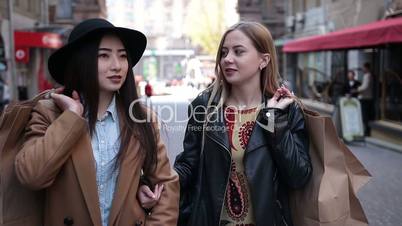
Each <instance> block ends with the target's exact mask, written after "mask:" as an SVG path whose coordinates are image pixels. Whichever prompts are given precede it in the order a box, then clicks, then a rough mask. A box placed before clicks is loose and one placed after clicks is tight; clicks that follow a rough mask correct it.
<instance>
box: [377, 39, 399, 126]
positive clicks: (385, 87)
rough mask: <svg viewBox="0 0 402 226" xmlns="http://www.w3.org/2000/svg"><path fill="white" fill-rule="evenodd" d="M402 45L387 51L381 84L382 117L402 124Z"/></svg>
mask: <svg viewBox="0 0 402 226" xmlns="http://www.w3.org/2000/svg"><path fill="white" fill-rule="evenodd" d="M401 55H402V45H401V44H395V45H391V46H390V47H388V48H387V49H386V50H385V54H384V68H383V72H382V82H381V84H380V87H381V88H380V104H381V116H382V119H384V120H389V121H396V122H399V123H401V124H402V65H401V64H400V56H401Z"/></svg>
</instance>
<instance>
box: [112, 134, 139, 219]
mask: <svg viewBox="0 0 402 226" xmlns="http://www.w3.org/2000/svg"><path fill="white" fill-rule="evenodd" d="M139 143H140V142H139V141H138V140H137V139H136V138H135V137H133V138H132V139H131V141H130V144H129V146H128V151H127V152H126V157H125V158H124V159H123V162H122V163H121V165H120V170H119V177H118V179H117V184H116V192H115V194H114V197H113V202H112V209H111V211H110V215H109V225H115V224H114V223H115V221H116V220H117V216H118V214H119V212H120V210H121V208H122V206H123V203H124V200H125V199H126V197H127V195H128V191H129V189H130V185H131V184H132V183H133V180H134V178H133V177H134V175H135V173H136V172H137V171H139V170H140V169H141V167H139V166H138V163H137V161H138V160H139V157H138V155H137V154H138V151H139V148H140V144H139ZM137 173H138V172H137ZM130 195H137V194H130Z"/></svg>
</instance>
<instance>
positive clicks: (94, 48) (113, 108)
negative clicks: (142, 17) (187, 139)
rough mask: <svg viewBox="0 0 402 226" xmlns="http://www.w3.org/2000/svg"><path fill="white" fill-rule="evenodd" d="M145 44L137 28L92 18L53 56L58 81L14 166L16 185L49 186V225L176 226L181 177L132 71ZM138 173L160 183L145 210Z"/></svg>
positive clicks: (34, 119) (46, 216)
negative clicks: (153, 204)
mask: <svg viewBox="0 0 402 226" xmlns="http://www.w3.org/2000/svg"><path fill="white" fill-rule="evenodd" d="M145 47H146V38H145V36H144V35H143V34H142V33H140V32H138V31H135V30H131V29H125V28H119V27H114V26H113V25H112V24H110V23H109V22H107V21H106V20H103V19H90V20H86V21H84V22H82V23H80V24H78V25H77V26H76V27H75V28H74V29H73V31H72V32H71V34H70V37H69V40H68V44H67V45H65V46H64V47H62V48H61V49H59V50H58V51H56V52H55V53H54V54H52V55H51V57H50V58H49V62H48V65H49V72H50V74H51V75H52V77H53V78H54V79H55V80H56V81H57V82H58V83H60V84H61V85H63V86H64V87H63V88H60V89H57V90H56V93H53V94H52V95H51V99H49V100H42V101H39V102H38V104H37V106H35V108H34V110H33V112H32V118H31V120H30V122H29V124H28V125H27V130H26V141H25V143H24V145H23V147H22V149H21V151H20V152H19V154H18V156H17V157H16V162H15V166H16V173H17V176H18V178H19V180H20V181H21V183H22V184H24V185H26V186H28V187H30V188H32V189H37V190H39V189H45V191H46V198H45V199H46V200H45V211H44V212H45V214H44V225H45V226H54V225H79V226H82V225H85V226H87V225H95V226H107V225H116V226H120V225H121V226H125V225H127V226H128V225H145V224H146V225H176V221H177V215H178V200H179V197H178V196H179V190H178V189H179V184H178V177H177V175H176V174H175V173H174V172H173V171H172V170H171V169H170V164H169V160H168V158H167V154H166V149H165V146H164V145H163V143H162V141H161V139H160V136H159V131H158V126H157V122H156V120H155V119H156V117H155V116H154V115H153V114H152V112H151V111H150V110H148V109H146V108H145V107H143V106H141V105H140V104H139V102H138V101H137V100H138V96H137V92H136V88H135V83H134V76H133V72H132V70H131V68H132V67H133V66H134V65H135V64H136V63H137V62H138V61H139V60H140V58H141V56H142V54H143V52H144V50H145ZM149 116H151V117H149ZM148 119H151V120H148ZM141 171H143V173H144V174H145V175H146V177H147V178H148V179H149V180H150V182H151V183H152V184H163V187H160V188H158V189H159V190H161V193H160V199H159V203H158V205H157V206H156V207H155V208H154V209H153V210H152V214H150V215H147V216H146V214H145V212H144V210H143V208H142V207H141V205H140V203H139V202H138V200H137V198H136V193H137V189H138V186H139V179H140V176H141ZM162 188H163V190H162ZM158 198H159V197H158Z"/></svg>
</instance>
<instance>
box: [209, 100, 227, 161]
mask: <svg viewBox="0 0 402 226" xmlns="http://www.w3.org/2000/svg"><path fill="white" fill-rule="evenodd" d="M207 120H208V122H207V124H206V128H204V129H205V131H206V132H205V134H206V135H207V136H209V137H210V138H211V139H213V140H214V141H215V142H216V143H218V144H219V145H221V146H222V147H224V148H225V149H226V150H227V151H228V152H229V153H230V143H229V135H228V133H227V131H226V130H227V129H226V125H225V118H224V114H223V109H222V107H220V108H219V109H217V111H216V112H215V113H213V114H211V116H210V118H209V119H207Z"/></svg>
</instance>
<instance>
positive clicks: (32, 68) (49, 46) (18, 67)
mask: <svg viewBox="0 0 402 226" xmlns="http://www.w3.org/2000/svg"><path fill="white" fill-rule="evenodd" d="M8 2H12V3H13V7H12V8H13V10H12V21H13V23H12V24H10V15H9V13H8V12H9V6H8ZM0 11H1V14H0V15H1V16H0V31H1V36H2V39H3V43H4V48H3V49H4V51H3V52H4V53H5V58H6V59H5V60H4V62H5V64H6V65H7V67H0V73H1V76H2V78H3V79H4V80H5V81H6V83H7V84H8V85H9V88H10V89H11V90H12V89H15V90H17V92H16V96H14V97H10V98H11V99H14V100H24V99H27V98H30V97H32V96H34V95H35V94H37V93H38V92H40V91H42V90H44V89H48V88H51V87H53V81H52V80H51V78H50V76H49V74H48V72H47V59H48V57H49V55H50V54H51V53H52V52H53V51H54V50H55V49H57V48H59V47H61V46H62V45H63V43H64V42H66V39H67V37H68V34H69V32H70V31H71V28H72V26H73V25H75V24H77V23H79V22H80V21H81V20H83V19H87V18H94V17H102V18H106V3H105V0H30V1H23V0H12V1H0ZM10 25H11V26H10ZM10 31H12V32H13V36H14V40H13V42H10ZM11 43H14V53H11V50H10V46H11ZM0 49H1V47H0ZM0 55H1V52H0ZM12 58H15V71H14V73H15V74H14V75H12V70H11V63H12V62H11V59H12ZM0 61H1V59H0Z"/></svg>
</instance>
